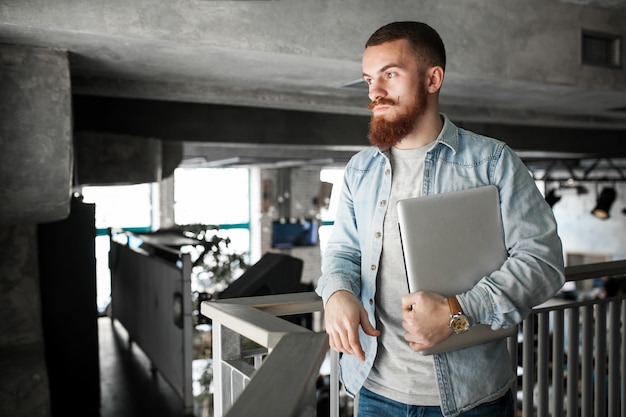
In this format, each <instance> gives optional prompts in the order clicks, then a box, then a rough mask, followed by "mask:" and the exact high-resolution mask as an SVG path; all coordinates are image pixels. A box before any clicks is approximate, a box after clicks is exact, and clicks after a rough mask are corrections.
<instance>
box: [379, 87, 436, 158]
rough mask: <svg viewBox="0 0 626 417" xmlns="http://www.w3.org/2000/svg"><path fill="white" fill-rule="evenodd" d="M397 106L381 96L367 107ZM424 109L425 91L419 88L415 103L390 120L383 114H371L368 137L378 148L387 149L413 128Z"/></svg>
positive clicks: (396, 103) (392, 101)
mask: <svg viewBox="0 0 626 417" xmlns="http://www.w3.org/2000/svg"><path fill="white" fill-rule="evenodd" d="M398 101H399V100H398ZM380 104H383V105H389V106H397V105H398V102H396V101H394V100H392V99H389V98H382V99H380V100H376V101H373V102H371V103H370V104H369V105H368V106H367V108H368V109H370V110H372V109H373V108H374V106H377V105H380ZM425 111H426V91H425V90H424V89H423V88H421V89H420V90H419V91H418V92H417V94H416V95H415V103H414V104H413V105H412V106H411V107H409V108H407V109H406V110H405V111H403V112H401V113H399V114H398V115H397V116H396V117H394V118H393V119H391V120H387V119H385V118H384V116H372V120H371V121H370V131H369V136H368V139H369V141H370V143H371V144H372V145H373V146H376V147H378V149H388V148H390V147H392V146H395V145H396V144H398V143H399V142H400V141H401V140H402V139H404V138H405V137H406V136H408V135H409V134H410V133H411V132H412V131H413V129H414V128H415V123H416V121H417V118H418V117H419V116H421V115H423V114H424V113H425Z"/></svg>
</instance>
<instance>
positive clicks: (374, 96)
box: [368, 82, 387, 101]
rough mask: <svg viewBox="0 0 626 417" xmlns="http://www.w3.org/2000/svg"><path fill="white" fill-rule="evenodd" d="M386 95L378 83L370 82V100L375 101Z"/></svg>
mask: <svg viewBox="0 0 626 417" xmlns="http://www.w3.org/2000/svg"><path fill="white" fill-rule="evenodd" d="M386 96H387V91H385V89H384V88H382V86H381V85H380V83H375V82H372V83H371V84H370V85H369V91H368V97H369V99H370V100H371V101H376V100H379V99H381V98H384V97H386Z"/></svg>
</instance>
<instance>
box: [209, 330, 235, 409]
mask: <svg viewBox="0 0 626 417" xmlns="http://www.w3.org/2000/svg"><path fill="white" fill-rule="evenodd" d="M212 332H213V386H214V393H215V394H214V398H213V410H214V411H213V412H214V416H213V417H223V416H224V415H225V414H226V412H227V411H228V410H229V409H230V407H231V406H232V405H233V403H234V402H235V398H234V396H235V393H233V392H232V383H231V382H232V381H231V374H230V371H229V369H228V367H227V366H225V365H224V362H225V361H228V360H236V359H239V358H240V357H241V336H240V335H239V334H238V333H235V332H233V331H231V330H230V329H228V328H227V327H224V326H222V325H221V324H219V323H217V322H216V321H215V320H214V321H213V329H212Z"/></svg>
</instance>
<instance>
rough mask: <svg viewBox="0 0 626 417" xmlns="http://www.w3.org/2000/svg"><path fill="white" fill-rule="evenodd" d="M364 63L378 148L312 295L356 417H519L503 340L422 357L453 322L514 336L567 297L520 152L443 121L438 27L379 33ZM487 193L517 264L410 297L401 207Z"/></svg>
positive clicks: (393, 27) (360, 163)
mask: <svg viewBox="0 0 626 417" xmlns="http://www.w3.org/2000/svg"><path fill="white" fill-rule="evenodd" d="M362 64H363V78H364V80H365V81H366V82H367V84H368V85H369V98H370V100H371V103H370V105H369V106H368V108H369V109H370V110H371V111H372V120H371V123H370V134H369V140H370V143H371V144H372V146H371V147H369V148H367V149H365V150H363V151H361V152H359V153H357V154H356V155H354V156H353V157H352V158H351V159H350V161H349V162H348V164H347V165H346V168H345V171H344V178H343V187H342V192H341V196H340V200H339V205H338V209H337V216H336V219H337V220H336V221H335V223H334V226H333V230H332V233H331V236H330V238H329V241H328V244H327V247H326V250H325V251H324V255H323V260H322V275H321V277H320V279H319V281H318V285H317V289H316V291H317V293H318V294H319V295H320V296H321V297H322V299H323V301H324V324H325V329H326V332H327V333H328V336H329V343H330V347H331V348H332V349H334V350H336V351H338V352H340V354H341V360H340V377H341V380H342V383H343V385H344V387H345V389H346V391H347V392H348V394H349V395H351V396H355V397H356V399H357V401H356V404H357V407H358V410H357V412H356V414H357V415H358V416H359V417H368V416H372V417H373V416H376V417H385V416H425V417H426V416H439V417H441V416H446V417H455V416H464V417H466V416H483V417H513V416H514V415H515V409H514V400H513V395H512V392H511V384H512V383H513V381H514V378H515V375H514V374H513V372H512V369H511V366H510V363H511V359H510V357H509V353H508V350H507V348H506V340H505V339H500V340H498V341H495V342H488V343H484V344H481V345H476V346H471V347H468V348H464V349H459V350H453V351H449V352H445V353H441V354H435V355H430V356H427V355H421V354H419V353H418V352H420V351H422V350H424V349H426V348H429V347H432V346H434V345H435V344H437V343H439V342H440V341H442V340H444V339H445V338H447V337H449V336H450V335H451V334H452V333H453V330H452V328H451V326H450V325H451V323H452V317H453V316H454V315H457V313H460V314H461V315H463V316H464V318H465V319H466V320H467V322H468V323H469V325H470V326H472V325H475V324H477V323H482V324H488V325H490V326H491V327H492V328H493V329H497V328H501V327H510V326H514V325H516V324H518V323H520V322H521V321H522V320H523V319H524V318H525V317H527V316H528V314H529V313H530V311H531V309H532V307H534V306H535V305H537V304H540V303H542V302H544V301H545V300H547V299H548V298H550V297H551V296H553V295H554V294H555V293H556V292H557V291H558V290H559V289H560V288H561V287H562V285H563V283H564V274H563V255H562V246H561V240H560V238H559V236H558V234H557V225H556V222H555V219H554V216H553V214H552V211H551V209H550V207H549V206H548V204H547V203H546V202H545V200H544V198H543V196H542V194H541V193H540V192H539V190H538V189H537V187H536V185H535V183H534V181H533V179H532V177H531V176H530V175H529V174H528V170H527V169H526V167H525V166H524V164H523V163H522V161H521V160H520V159H519V158H518V156H517V155H516V154H515V152H514V151H513V150H512V149H510V148H509V147H508V146H507V145H506V144H505V143H504V142H502V141H499V140H496V139H493V138H488V137H485V136H482V135H478V134H475V133H473V132H469V131H467V130H464V129H460V128H458V127H457V126H455V125H454V124H453V123H452V121H450V119H448V117H447V116H446V115H445V114H442V113H440V111H439V92H440V90H441V87H442V85H443V81H444V73H445V66H446V52H445V48H444V44H443V41H442V39H441V38H440V36H439V34H438V33H437V32H436V31H435V30H434V29H433V28H431V27H430V26H428V25H427V24H424V23H421V22H394V23H390V24H388V25H385V26H383V27H381V28H379V29H378V30H376V31H375V32H374V34H373V35H372V36H371V37H370V38H369V40H368V41H367V43H366V47H365V52H364V53H363V60H362ZM489 184H493V185H495V186H496V187H497V188H498V191H499V196H500V211H501V214H502V220H503V228H504V239H505V243H506V246H507V249H508V255H509V257H508V259H507V260H506V261H505V262H504V264H503V265H502V267H501V268H500V269H499V270H498V271H494V273H492V274H491V275H489V276H485V277H483V278H482V279H481V280H480V281H479V282H478V283H477V284H476V285H475V286H474V287H473V288H472V289H471V290H469V291H467V292H464V293H461V294H455V295H453V296H451V297H445V296H443V295H441V294H436V293H431V292H421V291H419V292H414V293H409V290H408V286H407V279H406V271H405V269H404V260H403V254H402V247H401V243H400V236H399V231H398V218H397V217H398V216H397V211H396V203H397V202H398V201H399V200H401V199H405V198H412V197H418V196H421V195H432V194H437V193H444V192H449V191H456V190H461V189H465V188H471V187H479V186H483V185H489ZM441 233H442V234H450V235H454V230H441ZM453 255H454V254H450V256H453ZM441 279H442V280H445V279H446V277H445V276H442V277H441ZM449 305H455V306H457V305H458V310H460V311H451V307H449ZM455 310H456V308H455Z"/></svg>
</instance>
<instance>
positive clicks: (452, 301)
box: [448, 295, 463, 315]
mask: <svg viewBox="0 0 626 417" xmlns="http://www.w3.org/2000/svg"><path fill="white" fill-rule="evenodd" d="M448 306H449V307H450V315H455V314H463V309H462V308H461V304H459V300H457V298H456V296H454V295H453V296H452V297H448Z"/></svg>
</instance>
